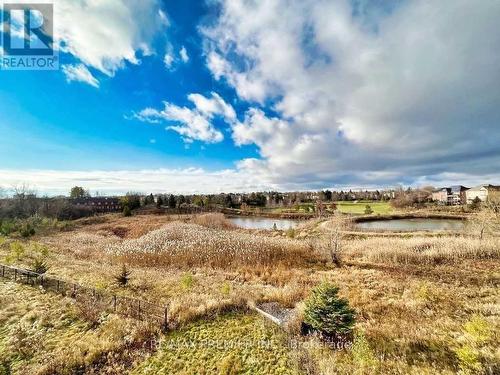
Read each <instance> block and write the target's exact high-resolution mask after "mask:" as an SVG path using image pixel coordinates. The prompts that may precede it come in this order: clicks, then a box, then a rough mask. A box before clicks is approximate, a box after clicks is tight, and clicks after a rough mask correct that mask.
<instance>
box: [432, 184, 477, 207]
mask: <svg viewBox="0 0 500 375" xmlns="http://www.w3.org/2000/svg"><path fill="white" fill-rule="evenodd" d="M468 190H469V188H467V187H465V186H462V185H456V186H451V187H444V188H441V189H439V190H436V191H434V192H432V200H433V201H435V202H438V203H440V204H446V205H450V206H459V205H461V204H465V203H466V202H467V196H466V192H467V191H468Z"/></svg>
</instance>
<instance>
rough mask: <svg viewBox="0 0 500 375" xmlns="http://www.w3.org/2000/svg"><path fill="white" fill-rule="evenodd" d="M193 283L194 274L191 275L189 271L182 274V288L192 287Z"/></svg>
mask: <svg viewBox="0 0 500 375" xmlns="http://www.w3.org/2000/svg"><path fill="white" fill-rule="evenodd" d="M193 284H194V278H193V275H191V274H190V273H189V272H188V273H185V274H184V275H182V278H181V286H182V289H185V290H188V289H191V287H192V286H193Z"/></svg>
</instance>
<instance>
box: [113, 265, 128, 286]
mask: <svg viewBox="0 0 500 375" xmlns="http://www.w3.org/2000/svg"><path fill="white" fill-rule="evenodd" d="M131 274H132V272H130V271H129V270H128V269H127V266H126V265H125V264H124V265H122V269H121V271H120V273H119V274H118V275H116V276H115V280H116V282H117V283H118V284H119V285H121V286H126V285H127V284H128V282H129V281H130V275H131Z"/></svg>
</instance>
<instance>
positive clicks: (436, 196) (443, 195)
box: [432, 188, 450, 204]
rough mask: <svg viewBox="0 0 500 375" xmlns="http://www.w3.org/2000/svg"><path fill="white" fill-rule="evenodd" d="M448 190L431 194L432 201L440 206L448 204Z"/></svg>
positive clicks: (443, 189) (444, 189)
mask: <svg viewBox="0 0 500 375" xmlns="http://www.w3.org/2000/svg"><path fill="white" fill-rule="evenodd" d="M449 193H450V191H449V188H442V189H439V190H436V191H433V192H432V200H433V201H434V202H438V203H440V204H448V195H449Z"/></svg>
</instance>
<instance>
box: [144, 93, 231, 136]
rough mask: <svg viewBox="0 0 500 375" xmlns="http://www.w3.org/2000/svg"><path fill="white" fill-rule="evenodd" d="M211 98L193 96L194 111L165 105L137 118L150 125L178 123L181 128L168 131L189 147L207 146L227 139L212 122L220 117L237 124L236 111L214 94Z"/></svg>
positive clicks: (148, 110) (190, 98) (169, 104)
mask: <svg viewBox="0 0 500 375" xmlns="http://www.w3.org/2000/svg"><path fill="white" fill-rule="evenodd" d="M211 95H212V96H211V97H210V98H207V97H205V96H203V95H200V94H190V95H189V96H188V99H189V100H190V101H191V102H192V103H193V104H194V108H187V107H179V106H177V105H175V104H171V103H168V102H164V106H165V107H164V109H163V110H161V111H160V110H157V109H154V108H145V109H143V110H142V111H140V112H139V113H137V114H135V115H134V117H135V118H137V119H139V120H141V121H145V122H150V123H160V122H161V121H165V122H167V123H168V122H174V123H178V124H179V125H169V126H168V127H167V129H168V130H173V131H175V132H177V133H179V134H180V135H181V136H182V137H183V139H184V141H185V142H186V143H190V142H192V141H193V140H198V141H203V142H207V143H217V142H221V141H222V140H223V139H224V136H223V134H222V133H221V132H220V131H219V130H217V129H216V128H215V126H214V125H213V124H212V123H211V120H212V119H213V118H214V117H216V116H219V117H221V118H222V119H224V120H225V121H226V122H227V123H232V122H234V121H235V120H236V113H235V111H234V109H233V107H232V106H230V105H229V104H227V103H226V102H225V101H224V99H222V98H221V97H220V96H219V95H218V94H217V93H215V92H212V93H211Z"/></svg>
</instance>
